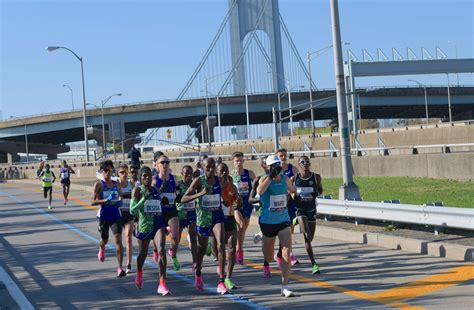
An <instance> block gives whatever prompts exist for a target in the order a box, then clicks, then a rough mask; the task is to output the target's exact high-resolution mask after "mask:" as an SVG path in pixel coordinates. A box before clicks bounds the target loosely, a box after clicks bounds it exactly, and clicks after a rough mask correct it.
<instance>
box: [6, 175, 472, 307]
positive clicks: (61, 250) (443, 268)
mask: <svg viewBox="0 0 474 310" xmlns="http://www.w3.org/2000/svg"><path fill="white" fill-rule="evenodd" d="M73 187H74V185H73ZM54 190H55V192H54V197H53V206H54V208H53V210H51V211H49V210H47V201H46V200H45V199H43V197H42V193H41V191H40V185H39V184H38V186H33V185H16V184H0V309H18V308H25V309H26V308H28V307H30V306H32V307H33V308H68V309H74V308H102V309H103V308H114V309H115V308H140V309H148V308H150V309H163V308H172V309H178V308H188V309H189V308H201V309H222V308H223V307H226V309H243V308H257V309H265V308H271V309H284V308H290V307H291V309H303V308H304V309H352V308H371V309H385V308H387V307H394V308H403V309H409V308H412V309H416V308H427V309H446V308H448V307H449V308H451V309H454V308H455V309H456V310H458V309H472V305H473V304H474V297H473V296H474V264H469V263H464V262H459V261H451V260H448V259H444V258H437V257H430V256H426V255H418V254H413V253H407V252H403V251H398V250H387V249H382V248H376V247H371V246H365V245H360V244H351V243H346V242H342V241H336V240H330V239H323V238H318V237H317V236H316V241H315V242H314V249H315V253H316V257H317V260H318V262H319V264H320V266H321V274H319V275H312V274H311V273H310V263H309V260H308V258H307V256H306V255H305V250H304V244H303V239H302V235H300V234H295V235H294V238H295V241H294V252H295V254H296V256H297V257H298V258H299V260H300V262H301V264H300V265H297V266H295V267H293V270H292V276H291V280H290V287H291V289H292V290H294V291H295V292H296V293H297V296H296V297H294V298H284V297H280V295H279V293H280V282H281V277H280V276H279V274H278V270H277V269H276V268H273V269H272V273H273V276H272V278H270V279H264V278H263V277H262V270H261V264H262V254H261V250H260V246H259V245H255V244H254V243H253V241H252V236H253V233H255V232H256V231H258V227H256V226H251V227H250V228H249V233H248V237H247V238H246V261H245V264H244V265H242V266H240V265H239V266H237V267H236V269H235V272H234V276H233V280H234V282H235V283H236V284H237V285H238V286H239V288H238V289H235V290H233V291H232V294H230V295H226V296H221V295H218V294H217V293H216V285H217V276H216V274H215V263H214V262H212V260H211V259H210V258H209V257H205V266H204V269H203V277H204V283H206V290H205V291H203V292H199V291H197V290H196V289H195V288H194V285H193V283H194V278H193V275H192V272H191V263H190V261H191V255H190V253H189V250H188V249H187V247H186V241H184V243H183V245H182V246H181V247H180V252H179V253H178V256H179V258H180V261H181V263H182V269H181V270H180V271H179V272H174V271H172V270H171V267H168V270H169V272H168V287H169V288H170V290H171V291H172V293H173V294H172V296H166V297H163V296H159V295H157V293H156V288H157V281H158V271H157V268H156V266H155V264H154V263H153V260H152V259H151V256H149V257H148V259H147V262H146V267H145V275H144V279H145V286H144V288H143V289H142V290H139V289H137V288H135V286H134V284H133V280H134V278H135V276H134V274H130V275H128V276H126V277H124V278H122V279H117V278H116V277H115V273H116V263H115V257H114V249H113V244H112V245H111V246H110V247H109V248H108V249H107V258H106V261H105V263H100V262H98V261H97V250H98V245H97V243H98V238H99V233H98V231H97V220H96V218H95V214H96V212H97V211H96V208H94V207H91V206H90V205H89V202H90V196H91V195H90V194H89V193H86V192H83V191H75V190H73V191H72V192H71V199H70V202H69V204H68V205H67V206H63V204H62V199H61V188H60V187H59V186H58V185H56V186H55V188H54ZM135 246H136V242H135ZM135 250H136V249H135ZM135 254H136V251H135ZM134 263H135V260H134ZM272 267H276V265H275V264H274V263H272Z"/></svg>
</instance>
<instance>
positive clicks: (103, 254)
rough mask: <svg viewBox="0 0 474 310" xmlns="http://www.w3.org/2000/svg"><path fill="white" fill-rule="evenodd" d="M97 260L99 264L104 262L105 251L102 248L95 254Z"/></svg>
mask: <svg viewBox="0 0 474 310" xmlns="http://www.w3.org/2000/svg"><path fill="white" fill-rule="evenodd" d="M97 258H98V259H99V262H102V263H103V262H104V261H105V251H104V249H102V248H99V253H98V254H97Z"/></svg>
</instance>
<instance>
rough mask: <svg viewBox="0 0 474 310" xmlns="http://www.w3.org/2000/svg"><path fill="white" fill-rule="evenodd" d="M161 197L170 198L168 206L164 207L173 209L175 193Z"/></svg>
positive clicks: (162, 194)
mask: <svg viewBox="0 0 474 310" xmlns="http://www.w3.org/2000/svg"><path fill="white" fill-rule="evenodd" d="M161 196H162V197H166V198H168V204H166V205H164V207H165V208H172V207H173V206H174V199H175V198H176V194H175V193H161Z"/></svg>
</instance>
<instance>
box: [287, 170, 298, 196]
mask: <svg viewBox="0 0 474 310" xmlns="http://www.w3.org/2000/svg"><path fill="white" fill-rule="evenodd" d="M293 180H294V178H292V179H290V178H289V177H287V176H286V175H285V181H286V185H287V186H288V193H289V194H290V195H291V196H292V197H293V198H294V196H295V194H296V187H295V185H294V184H293Z"/></svg>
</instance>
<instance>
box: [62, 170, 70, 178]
mask: <svg viewBox="0 0 474 310" xmlns="http://www.w3.org/2000/svg"><path fill="white" fill-rule="evenodd" d="M67 178H69V172H68V171H65V172H61V179H63V180H64V179H67Z"/></svg>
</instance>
